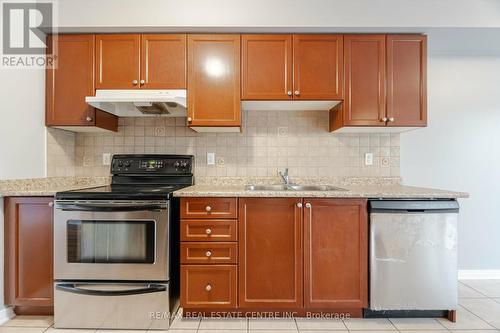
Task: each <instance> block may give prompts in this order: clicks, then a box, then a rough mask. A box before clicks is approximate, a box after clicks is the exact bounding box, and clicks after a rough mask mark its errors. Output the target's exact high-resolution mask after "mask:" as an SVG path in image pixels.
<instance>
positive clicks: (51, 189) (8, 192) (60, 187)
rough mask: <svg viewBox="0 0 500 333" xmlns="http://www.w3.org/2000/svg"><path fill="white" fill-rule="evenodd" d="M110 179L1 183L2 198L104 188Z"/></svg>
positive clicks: (87, 178) (63, 178)
mask: <svg viewBox="0 0 500 333" xmlns="http://www.w3.org/2000/svg"><path fill="white" fill-rule="evenodd" d="M108 184H109V177H48V178H31V179H14V180H2V181H0V197H21V196H53V195H54V194H56V192H60V191H68V190H77V189H82V188H90V187H97V186H104V185H108Z"/></svg>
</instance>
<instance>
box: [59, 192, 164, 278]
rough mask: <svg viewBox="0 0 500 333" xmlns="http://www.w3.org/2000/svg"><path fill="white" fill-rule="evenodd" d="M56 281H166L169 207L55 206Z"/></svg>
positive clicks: (124, 204) (118, 204) (147, 204)
mask: <svg viewBox="0 0 500 333" xmlns="http://www.w3.org/2000/svg"><path fill="white" fill-rule="evenodd" d="M54 220H55V226H54V257H55V262H54V265H55V276H54V278H55V279H56V280H143V281H147V280H153V281H167V280H168V279H169V272H168V267H169V265H168V260H169V253H168V239H169V234H168V232H169V230H168V202H166V201H165V202H150V201H141V202H116V201H115V202H77V201H66V202H62V201H57V202H56V210H55V219H54Z"/></svg>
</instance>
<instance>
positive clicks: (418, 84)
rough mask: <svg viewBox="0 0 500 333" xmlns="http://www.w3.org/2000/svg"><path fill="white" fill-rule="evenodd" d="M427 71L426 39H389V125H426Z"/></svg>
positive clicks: (412, 36)
mask: <svg viewBox="0 0 500 333" xmlns="http://www.w3.org/2000/svg"><path fill="white" fill-rule="evenodd" d="M426 72H427V37H426V36H416V35H388V36H387V117H388V118H389V122H388V123H387V125H388V126H426V124H427V73H426Z"/></svg>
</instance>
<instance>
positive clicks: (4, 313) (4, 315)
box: [0, 306, 16, 325]
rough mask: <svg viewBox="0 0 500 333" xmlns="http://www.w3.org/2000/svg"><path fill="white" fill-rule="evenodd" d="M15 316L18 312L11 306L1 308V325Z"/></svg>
mask: <svg viewBox="0 0 500 333" xmlns="http://www.w3.org/2000/svg"><path fill="white" fill-rule="evenodd" d="M15 316H16V314H15V313H14V310H13V309H12V308H11V307H10V306H9V307H6V308H4V309H2V310H0V325H3V324H5V323H6V322H7V321H9V320H11V319H12V318H14V317H15Z"/></svg>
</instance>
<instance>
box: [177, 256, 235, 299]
mask: <svg viewBox="0 0 500 333" xmlns="http://www.w3.org/2000/svg"><path fill="white" fill-rule="evenodd" d="M236 274H237V269H236V265H181V306H182V307H184V308H207V307H214V308H233V307H236V304H237V300H236V298H237V294H236V292H237V288H236V283H237V276H236Z"/></svg>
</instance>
